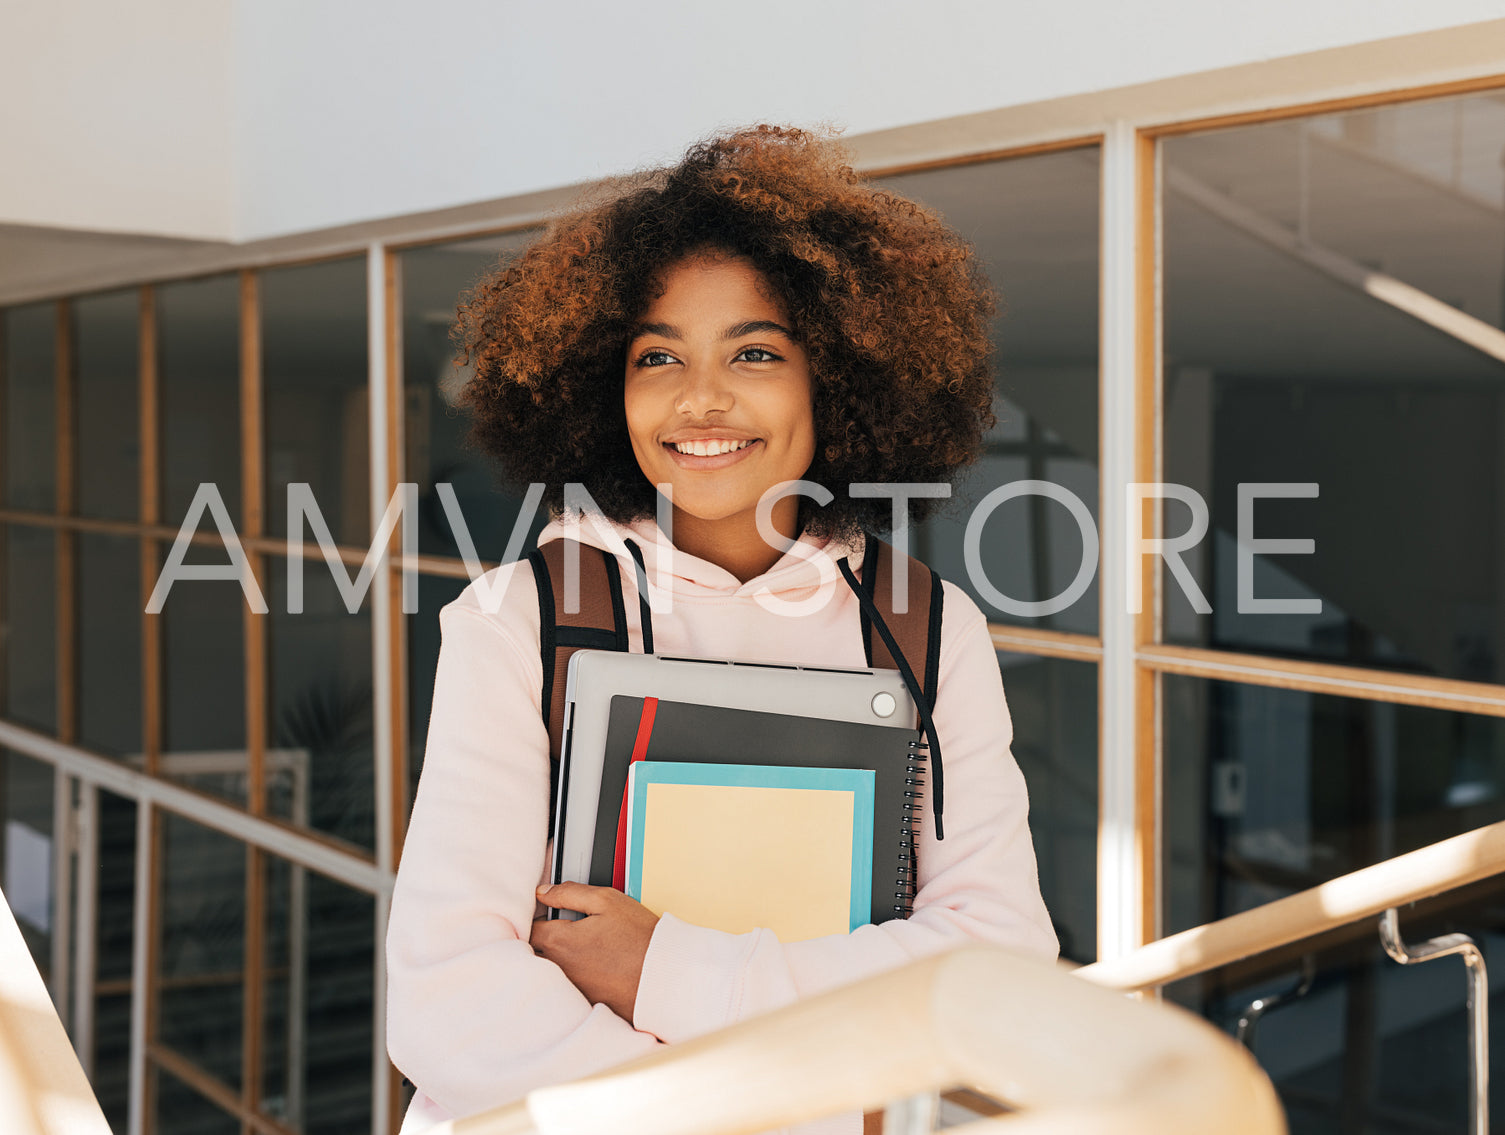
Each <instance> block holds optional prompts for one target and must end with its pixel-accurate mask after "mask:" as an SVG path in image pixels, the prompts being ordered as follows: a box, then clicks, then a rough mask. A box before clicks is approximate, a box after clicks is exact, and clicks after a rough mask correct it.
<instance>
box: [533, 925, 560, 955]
mask: <svg viewBox="0 0 1505 1135" xmlns="http://www.w3.org/2000/svg"><path fill="white" fill-rule="evenodd" d="M564 925H565V923H564V922H561V921H552V922H551V921H549V920H548V919H546V918H537V919H534V921H533V929H532V931H531V932H530V933H529V935H528V945H530V946H532V947H533V952H534V953H535V954H543V953H547V952H548V950H549V948H550V947H551V946H554V945H557V944H558V941H559V929H560V928H561V927H562V926H564Z"/></svg>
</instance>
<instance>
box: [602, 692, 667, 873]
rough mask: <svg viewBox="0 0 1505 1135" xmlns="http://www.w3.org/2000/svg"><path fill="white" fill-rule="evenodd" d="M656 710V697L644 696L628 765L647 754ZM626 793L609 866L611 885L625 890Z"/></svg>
mask: <svg viewBox="0 0 1505 1135" xmlns="http://www.w3.org/2000/svg"><path fill="white" fill-rule="evenodd" d="M657 712H658V698H644V699H643V713H642V716H641V717H639V718H638V735H637V739H636V740H635V741H633V743H632V760H630V761H628V762H627V763H628V765H629V766H631V765H633V764H635V763H636V762H638V761H641V760H644V759H645V758H646V757H647V756H648V740H649V738H651V737H652V736H653V716H654V714H656V713H657ZM618 751H619V752H620V750H618ZM629 783H630V782H629ZM627 793H628V789H627V788H625V787H624V788H623V789H622V806H621V810H620V811H619V812H618V813H617V851H616V856H615V858H614V859H613V860H612V868H611V885H612V886H613V887H615V888H616V889H617V890H619V891H626V890H627Z"/></svg>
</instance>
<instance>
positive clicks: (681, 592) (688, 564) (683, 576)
mask: <svg viewBox="0 0 1505 1135" xmlns="http://www.w3.org/2000/svg"><path fill="white" fill-rule="evenodd" d="M566 537H568V538H571V539H576V540H579V541H581V542H582V543H584V544H589V545H590V546H591V547H593V548H601V549H602V550H604V551H607V552H610V553H611V554H612V555H614V556H616V557H617V558H619V559H621V560H622V561H623V568H624V570H626V571H627V572H628V573H631V572H632V571H633V564H632V561H631V559H630V558H629V557H630V553H629V552H628V551H627V548H626V545H625V541H627V540H633V541H635V542H636V543H637V545H638V547H639V548H640V549H641V550H642V553H643V567H644V569H645V571H646V572H647V575H648V579H649V582H650V584H651V585H652V586H655V587H668V588H669V590H670V591H671V593H672V594H673V595H674V596H675V597H676V598H706V599H710V598H717V599H733V598H738V597H741V596H747V597H752V596H754V595H756V594H759V593H762V592H765V591H767V592H769V593H772V594H774V595H780V596H785V597H787V598H789V599H794V598H798V597H799V596H800V595H801V594H806V593H809V592H812V591H814V590H816V589H817V588H819V587H820V586H821V584H822V583H825V584H826V586H827V587H829V586H831V583H832V582H835V583H836V584H838V585H841V573H840V571H839V569H838V568H837V563H838V561H840V560H841V559H842V558H843V557H844V556H845V557H850V563H851V567H852V570H853V571H857V570H858V569H859V568H860V567H861V564H862V552H863V547H864V541H863V539H862V537H860V536H859V537H857V539H856V540H854V541H850V542H848V541H842V540H836V539H832V538H829V537H816V536H811V535H808V534H806V535H803V536H801V537H800V538H799V539H798V540H796V541H795V543H794V545H793V546H792V547H791V548H790V549H789V550H788V551H786V552H785V553H784V554H783V555H782V556H780V557H779V559H778V560H777V561H776V562H775V563H774V564H773V566H772V567H770V568H769V569H768V570H767V571H766V572H764V573H763V574H762V575H759V576H754V577H753V578H752V579H749V580H748V581H747V582H746V583H744V582H742V581H741V580H739V579H738V578H737V577H736V576H735V575H733V574H732V573H731V572H729V571H727V570H726V569H725V568H724V567H721V566H719V565H717V564H713V563H711V562H710V561H709V560H703V559H701V558H700V557H699V556H694V555H691V554H690V553H689V552H686V551H683V550H682V549H680V548H676V547H675V546H674V545H673V544H672V543H670V541H669V539H668V537H667V536H665V535H664V531H663V529H662V528H660V527H659V526H658V523H657V522H656V521H655V520H653V519H651V518H647V519H643V520H639V521H637V522H635V523H633V524H620V523H618V522H617V521H614V520H610V519H608V518H607V517H605V516H604V515H602V514H601V513H598V512H583V513H582V512H573V513H567V514H565V515H563V516H560V517H557V518H555V519H554V520H551V521H550V522H549V524H548V525H547V526H546V527H545V528H544V529H543V531H542V532H540V533H539V536H538V542H539V543H540V544H546V543H548V542H549V541H550V540H559V539H564V538H566ZM841 589H842V590H843V591H845V590H846V588H845V586H842V587H841Z"/></svg>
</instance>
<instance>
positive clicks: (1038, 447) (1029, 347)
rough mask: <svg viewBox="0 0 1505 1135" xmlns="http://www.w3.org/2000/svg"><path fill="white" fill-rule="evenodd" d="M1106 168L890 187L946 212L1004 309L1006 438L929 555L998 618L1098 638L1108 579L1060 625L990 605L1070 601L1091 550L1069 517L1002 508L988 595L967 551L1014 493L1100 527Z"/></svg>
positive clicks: (1086, 158)
mask: <svg viewBox="0 0 1505 1135" xmlns="http://www.w3.org/2000/svg"><path fill="white" fill-rule="evenodd" d="M1099 164H1100V162H1099V154H1098V150H1097V148H1096V147H1090V148H1085V149H1080V150H1069V151H1065V152H1062V153H1056V154H1040V155H1036V156H1033V157H1026V158H1014V159H1011V160H1005V161H996V162H982V163H978V164H975V165H965V166H954V167H951V168H948V169H940V170H924V171H920V172H917V173H910V174H900V175H897V176H893V177H887V178H884V179H883V182H882V184H883V185H884V186H885V187H887V188H891V189H893V190H894V191H895V192H898V193H902V194H904V195H905V196H908V197H912V198H914V199H916V200H918V201H922V202H924V203H925V204H927V205H929V206H931V207H932V208H935V209H937V210H938V211H939V212H940V214H941V216H942V217H943V218H944V219H945V221H946V223H947V224H949V225H951V226H952V227H954V228H956V229H957V230H958V231H960V232H961V234H962V235H963V236H964V237H965V238H967V239H968V240H969V241H971V242H972V244H973V246H974V247H975V248H976V249H977V252H978V254H979V255H980V257H981V259H982V262H983V265H984V267H985V268H986V270H987V273H988V276H989V278H990V279H991V280H992V281H993V284H994V286H995V287H996V288H997V289H998V293H999V296H1000V303H999V314H998V318H997V319H996V321H995V323H994V328H993V340H994V344H995V348H996V355H995V364H996V366H997V371H998V379H997V401H996V402H995V406H994V410H995V412H996V413H997V415H998V425H997V426H996V427H995V428H994V429H993V431H992V432H991V434H990V435H989V437H988V444H987V452H986V456H985V457H984V458H983V459H982V460H980V461H979V462H978V464H977V465H975V466H974V467H973V468H972V469H971V470H970V471H969V473H968V475H967V477H966V479H965V480H963V481H961V482H960V483H959V484H958V486H957V489H956V493H955V497H954V500H953V502H952V504H951V505H950V506H948V507H947V508H946V509H945V510H944V512H943V514H942V515H940V516H938V517H936V518H935V519H933V520H932V521H931V522H929V523H928V524H927V525H926V526H925V529H924V530H923V532H922V533H921V534H920V537H919V539H918V540H917V541H916V549H917V552H916V554H918V555H919V556H920V557H921V558H922V559H924V560H925V561H926V562H927V563H929V564H931V565H932V566H933V567H935V569H936V570H937V571H939V572H940V573H941V574H942V575H943V576H945V577H946V578H947V579H950V580H954V581H955V582H956V583H958V584H960V585H962V586H964V587H966V588H967V589H968V591H969V592H970V593H971V594H972V596H973V598H974V599H976V600H977V601H978V603H979V604H980V605H981V606H982V608H983V610H984V612H986V613H987V615H988V617H989V618H992V619H997V620H1000V621H1003V622H1010V623H1025V624H1028V625H1031V626H1040V627H1050V628H1052V629H1056V630H1064V631H1078V632H1081V633H1086V634H1096V633H1097V625H1098V599H1097V585H1096V582H1095V579H1096V573H1095V572H1094V575H1093V579H1094V582H1093V584H1092V585H1091V586H1090V587H1089V588H1088V589H1087V590H1086V591H1085V592H1084V593H1083V594H1082V595H1081V596H1080V597H1079V598H1077V599H1076V600H1075V601H1074V602H1072V603H1071V604H1070V605H1069V606H1067V607H1066V608H1065V609H1064V610H1062V611H1060V612H1058V613H1055V614H1047V615H1027V614H1022V613H1019V612H1018V610H1017V608H1016V609H1014V610H1012V611H1011V610H1009V609H1008V608H1006V607H1001V606H998V605H995V603H994V602H993V601H992V599H993V598H996V596H990V595H989V588H991V589H992V590H993V591H996V592H1001V593H1002V595H1003V596H1006V597H1007V598H1008V599H1011V600H1015V601H1018V602H1041V601H1046V600H1050V599H1052V598H1054V597H1056V596H1059V595H1062V594H1063V593H1064V592H1066V590H1067V589H1068V588H1069V587H1070V586H1071V583H1072V580H1073V579H1074V578H1075V576H1076V574H1077V571H1078V567H1079V565H1080V564H1081V562H1082V557H1083V552H1084V544H1083V539H1082V536H1081V533H1080V530H1079V528H1078V526H1077V522H1076V521H1075V520H1074V519H1073V517H1072V514H1071V513H1070V512H1069V511H1067V508H1066V507H1065V506H1064V505H1062V504H1060V503H1058V502H1055V501H1051V500H1048V499H1046V498H1043V497H1018V498H1015V499H1013V500H1011V501H1008V502H1006V503H1004V504H1002V505H999V506H998V508H997V511H996V512H993V513H991V514H990V516H991V519H988V520H987V521H986V524H985V526H984V527H983V528H982V559H983V564H984V566H985V570H986V572H987V576H988V578H987V580H986V581H983V580H972V579H969V577H968V572H967V570H966V566H965V563H964V561H963V557H962V548H963V534H964V532H965V529H966V525H967V521H968V518H969V517H971V516H973V515H974V512H975V511H976V507H977V505H978V503H979V502H980V501H981V500H982V499H983V498H984V497H985V496H986V495H987V494H988V493H990V492H992V491H993V490H995V489H997V488H999V487H1000V486H1002V485H1005V484H1007V483H1008V482H1010V481H1016V480H1023V479H1026V478H1028V479H1035V480H1044V481H1049V482H1053V483H1054V484H1055V485H1057V486H1060V487H1061V488H1064V489H1066V490H1068V491H1069V492H1071V493H1072V494H1074V495H1075V496H1076V497H1077V498H1079V499H1080V500H1081V501H1082V503H1083V504H1085V505H1086V506H1087V509H1088V510H1089V511H1090V512H1091V514H1092V516H1093V517H1094V518H1095V517H1096V516H1097V495H1098V494H1097V484H1098V473H1097V461H1098V456H1097V453H1098V393H1097V389H1098V380H1097V375H1098V342H1097V340H1098V211H1099V191H1098V186H1099V182H1100V180H1101V179H1100V177H1099ZM984 582H986V584H987V585H988V587H984V586H982V585H983V583H984Z"/></svg>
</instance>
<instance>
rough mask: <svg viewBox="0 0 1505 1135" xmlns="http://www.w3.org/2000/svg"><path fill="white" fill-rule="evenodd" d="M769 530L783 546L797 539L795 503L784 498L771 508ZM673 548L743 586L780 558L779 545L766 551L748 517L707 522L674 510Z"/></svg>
mask: <svg viewBox="0 0 1505 1135" xmlns="http://www.w3.org/2000/svg"><path fill="white" fill-rule="evenodd" d="M771 519H772V521H773V530H774V531H775V532H777V533H778V534H779V536H780V537H781V538H782V540H783V542H785V543H793V542H794V541H795V540H796V539H797V538H798V536H799V531H798V528H799V501H798V499H797V498H795V497H785V498H784V499H783V500H780V501H779V502H778V503H777V504H775V505H774V506H773V515H772V518H771ZM674 546H675V547H676V548H678V549H679V550H680V551H682V552H688V553H689V554H690V555H692V556H696V557H698V558H700V559H702V560H705V561H706V562H708V563H713V564H715V565H716V566H717V567H720V568H725V569H726V570H727V571H729V572H731V573H732V575H734V576H736V577H737V580H738V582H739V583H746V582H747V581H748V580H749V579H754V578H756V577H757V576H760V575H762V574H763V573H764V572H765V571H767V570H768V569H769V568H771V567H773V565H774V564H776V563H778V562H779V559H780V558H781V557H782V556H783V555H784V547H783V544H782V543H781V545H780V546H779V547H776V548H774V547H770V546H769V545H768V542H767V541H766V540H764V539H763V537H762V536H760V535H759V534H758V526H757V522H756V520H755V518H754V516H753V514H752V513H748V514H746V515H743V514H741V513H738V514H737V515H735V516H726V517H721V518H719V519H715V520H707V519H705V518H703V517H699V516H692V515H690V514H689V513H687V512H682V511H680V510H679V509H678V508H676V509H675V510H674Z"/></svg>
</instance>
